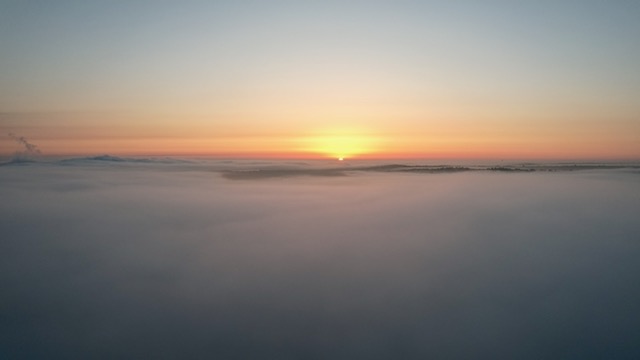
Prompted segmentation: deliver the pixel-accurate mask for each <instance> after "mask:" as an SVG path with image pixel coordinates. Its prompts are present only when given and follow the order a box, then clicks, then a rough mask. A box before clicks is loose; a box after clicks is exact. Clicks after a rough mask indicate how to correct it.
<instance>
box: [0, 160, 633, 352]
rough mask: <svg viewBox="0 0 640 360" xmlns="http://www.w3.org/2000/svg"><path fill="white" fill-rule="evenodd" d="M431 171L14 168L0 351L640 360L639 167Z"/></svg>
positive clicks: (7, 193)
mask: <svg viewBox="0 0 640 360" xmlns="http://www.w3.org/2000/svg"><path fill="white" fill-rule="evenodd" d="M373 169H374V170H380V169H379V168H373ZM382 169H383V170H385V169H387V168H382ZM420 169H422V170H420ZM420 169H419V170H420V171H356V170H358V169H353V171H352V169H349V168H348V167H346V168H343V169H335V168H327V169H325V168H314V167H308V166H306V165H305V164H304V163H269V162H232V161H227V162H224V161H204V160H201V161H195V160H194V161H173V160H170V159H165V160H157V161H151V160H149V161H145V160H144V159H140V160H139V161H126V159H120V158H111V157H96V158H87V159H73V160H68V161H59V162H51V163H28V164H15V165H8V166H2V167H0V186H1V187H0V198H1V199H2V202H1V205H0V233H1V234H2V237H1V238H2V240H0V288H1V289H2V296H0V309H1V310H0V311H1V313H0V316H1V317H0V319H1V320H0V357H1V358H7V359H18V358H33V359H38V358H49V359H53V358H74V359H75V358H77V359H87V358H98V359H100V358H104V359H116V358H149V359H163V358H166V359H176V358H181V359H202V358H215V359H428V358H431V359H469V358H496V359H498V358H503V359H504V358H511V359H542V358H544V359H604V358H612V359H613V358H615V359H637V358H640V345H638V339H640V311H638V304H640V261H639V260H638V259H640V235H639V234H640V221H638V214H640V172H639V171H638V170H637V169H636V168H622V169H613V168H611V169H609V168H597V167H595V168H590V169H583V170H581V171H556V172H538V171H536V172H519V171H517V172H513V171H507V172H503V171H488V170H486V169H485V170H480V171H457V170H460V169H459V168H452V171H448V170H447V169H444V170H443V171H440V170H438V169H440V167H436V168H433V169H436V170H437V171H431V170H433V169H431V168H429V169H426V170H424V169H423V168H420ZM257 170H259V171H257ZM366 170H371V168H367V169H366ZM387 170H388V169H387ZM394 170H397V169H395V168H394ZM427 170H428V171H427ZM563 170H566V169H563ZM424 172H426V173H424ZM293 175H295V176H293ZM310 175H313V176H310ZM315 175H319V176H315Z"/></svg>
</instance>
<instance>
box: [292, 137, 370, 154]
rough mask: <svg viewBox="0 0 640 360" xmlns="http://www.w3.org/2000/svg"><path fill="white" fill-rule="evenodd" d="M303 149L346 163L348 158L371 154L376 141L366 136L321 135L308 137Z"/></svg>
mask: <svg viewBox="0 0 640 360" xmlns="http://www.w3.org/2000/svg"><path fill="white" fill-rule="evenodd" d="M303 142H304V145H303V149H302V150H304V151H306V152H311V153H315V154H319V155H322V156H327V157H331V158H334V159H338V161H344V159H346V158H352V157H357V156H361V155H366V154H370V153H372V152H373V151H374V148H375V146H374V140H373V138H372V137H370V136H366V135H354V134H349V135H320V136H310V137H306V138H305V139H304V140H303Z"/></svg>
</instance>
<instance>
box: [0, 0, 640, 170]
mask: <svg viewBox="0 0 640 360" xmlns="http://www.w3.org/2000/svg"><path fill="white" fill-rule="evenodd" d="M638 19H640V2H639V1H635V0H629V1H626V0H619V1H595V0H583V1H567V0H564V1H517V0H512V1H446V2H445V1H402V0H400V1H330V0H329V1H328V0H324V1H181V2H175V1H10V0H0V49H2V55H1V56H0V130H1V131H2V132H3V133H9V132H12V133H15V134H17V135H22V136H26V137H27V138H28V139H29V140H30V141H32V142H34V143H35V144H37V145H38V146H39V147H40V148H41V149H42V150H43V152H44V153H46V154H95V153H113V154H212V155H216V154H217V155H236V156H237V155H243V156H276V155H288V156H308V155H309V154H320V155H325V156H365V155H368V156H383V157H393V156H413V157H425V158H433V157H467V158H468V157H476V158H477V157H480V158H482V157H485V158H627V159H629V158H635V159H637V158H639V157H640V66H639V65H638V64H640V21H638ZM18 148H19V146H18V144H17V143H15V142H14V141H12V139H11V138H9V137H8V136H5V134H2V137H1V140H0V152H1V154H3V155H5V154H11V153H12V152H13V151H15V150H16V149H18Z"/></svg>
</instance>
